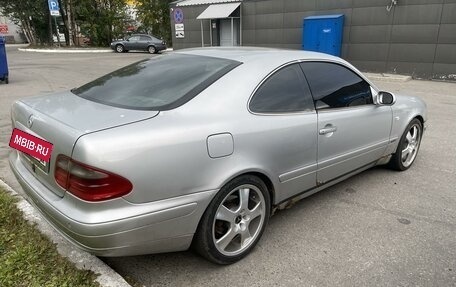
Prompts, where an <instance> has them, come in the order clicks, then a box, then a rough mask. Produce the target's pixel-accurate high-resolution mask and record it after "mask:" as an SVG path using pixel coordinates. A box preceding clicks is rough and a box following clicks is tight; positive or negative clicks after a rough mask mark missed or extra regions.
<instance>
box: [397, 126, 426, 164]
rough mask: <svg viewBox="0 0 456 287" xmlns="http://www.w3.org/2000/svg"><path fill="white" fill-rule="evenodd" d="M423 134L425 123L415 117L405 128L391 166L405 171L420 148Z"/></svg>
mask: <svg viewBox="0 0 456 287" xmlns="http://www.w3.org/2000/svg"><path fill="white" fill-rule="evenodd" d="M422 135H423V125H422V124H421V122H420V121H419V120H418V119H413V120H412V121H411V122H410V123H409V124H408V126H407V128H406V129H405V132H404V134H403V135H402V137H401V140H400V141H399V145H398V146H397V150H396V153H395V154H394V155H393V157H392V158H391V161H390V163H389V164H390V167H391V168H393V169H396V170H399V171H403V170H407V169H409V168H410V167H411V166H412V164H413V162H414V161H415V159H416V156H417V154H418V150H419V148H420V144H421V137H422Z"/></svg>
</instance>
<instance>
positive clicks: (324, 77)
mask: <svg viewBox="0 0 456 287" xmlns="http://www.w3.org/2000/svg"><path fill="white" fill-rule="evenodd" d="M301 67H302V69H303V71H304V73H305V75H306V78H307V81H308V83H309V86H310V89H311V91H312V96H313V99H314V101H315V107H316V108H317V109H325V108H342V107H352V106H360V105H370V104H372V103H373V101H372V93H371V89H370V85H369V84H368V83H367V82H366V81H364V80H363V79H362V78H361V77H360V76H358V75H357V74H356V73H354V72H353V71H351V70H350V69H348V68H346V67H344V66H342V65H338V64H335V63H325V62H303V63H301Z"/></svg>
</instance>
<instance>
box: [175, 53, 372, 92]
mask: <svg viewBox="0 0 456 287" xmlns="http://www.w3.org/2000/svg"><path fill="white" fill-rule="evenodd" d="M175 53H179V54H189V55H196V56H207V57H214V58H222V59H228V60H234V61H238V62H241V63H243V65H241V66H242V67H244V68H245V72H251V71H255V70H258V69H261V70H265V71H268V72H269V71H272V70H274V69H276V68H278V67H280V66H282V65H285V64H287V63H290V62H294V61H327V62H334V63H338V64H342V65H344V66H346V67H349V68H350V69H351V70H353V71H355V72H356V73H357V74H358V75H359V76H360V77H362V78H363V79H364V80H366V81H367V82H368V83H369V84H370V85H371V86H372V87H373V88H374V89H376V90H378V88H377V87H376V85H375V84H374V83H373V82H372V81H370V80H369V79H368V78H367V77H366V76H365V75H364V74H363V73H361V72H360V71H359V70H358V69H356V68H355V67H354V66H353V65H351V64H350V63H348V62H347V61H345V60H344V59H341V58H339V57H336V56H332V55H329V54H324V53H318V52H311V51H304V50H287V49H276V48H261V47H245V46H243V47H205V48H191V49H182V50H177V51H175Z"/></svg>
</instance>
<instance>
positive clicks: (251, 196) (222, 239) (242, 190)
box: [212, 184, 266, 256]
mask: <svg viewBox="0 0 456 287" xmlns="http://www.w3.org/2000/svg"><path fill="white" fill-rule="evenodd" d="M265 214H266V207H265V199H264V196H263V194H262V193H261V191H260V190H259V189H258V188H257V187H256V186H254V185H249V184H246V185H241V186H239V187H237V188H235V189H234V190H232V191H231V192H230V193H229V194H228V195H227V196H226V197H225V198H224V199H223V201H222V203H221V204H220V206H219V207H218V209H217V212H216V214H215V218H214V222H213V227H212V231H213V232H212V235H213V241H214V245H215V247H216V248H217V250H218V251H219V252H220V253H222V254H223V255H226V256H235V255H238V254H240V253H242V252H243V251H244V250H246V249H247V248H249V247H250V246H251V245H252V243H253V242H255V239H256V238H257V237H258V235H259V234H260V233H261V229H262V226H263V224H264V220H265Z"/></svg>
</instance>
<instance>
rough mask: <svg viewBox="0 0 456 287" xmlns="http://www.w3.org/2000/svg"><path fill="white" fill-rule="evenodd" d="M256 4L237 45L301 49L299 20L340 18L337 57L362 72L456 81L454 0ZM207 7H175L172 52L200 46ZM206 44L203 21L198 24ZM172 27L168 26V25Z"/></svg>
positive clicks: (247, 8) (248, 9) (246, 10)
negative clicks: (177, 27)
mask: <svg viewBox="0 0 456 287" xmlns="http://www.w3.org/2000/svg"><path fill="white" fill-rule="evenodd" d="M390 3H391V1H390V0H258V1H248V0H247V1H246V0H244V2H243V4H242V21H243V45H244V46H265V47H278V48H291V49H301V43H302V21H303V18H305V17H307V16H310V15H323V14H337V13H342V14H344V15H345V27H344V37H343V45H342V57H343V58H345V59H347V60H349V61H350V62H351V63H353V64H354V65H355V66H357V67H358V68H360V69H362V70H364V71H373V72H395V73H400V74H410V75H413V76H414V77H417V78H441V79H445V78H448V77H450V78H451V77H454V80H456V0H398V5H397V6H395V7H393V8H392V9H391V10H390V11H389V12H388V11H387V9H386V6H387V5H388V4H390ZM206 7H207V5H203V6H191V7H180V8H182V10H183V11H184V14H185V20H184V23H185V38H184V39H173V43H174V48H175V49H181V48H188V47H201V30H200V29H201V28H200V21H199V20H196V17H197V16H198V15H199V14H200V13H201V12H202V11H204V9H205V8H206ZM204 24H205V25H204V29H205V35H204V37H205V39H206V41H205V42H206V43H209V33H208V31H209V23H208V22H207V21H206V22H204ZM172 26H174V23H172Z"/></svg>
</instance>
